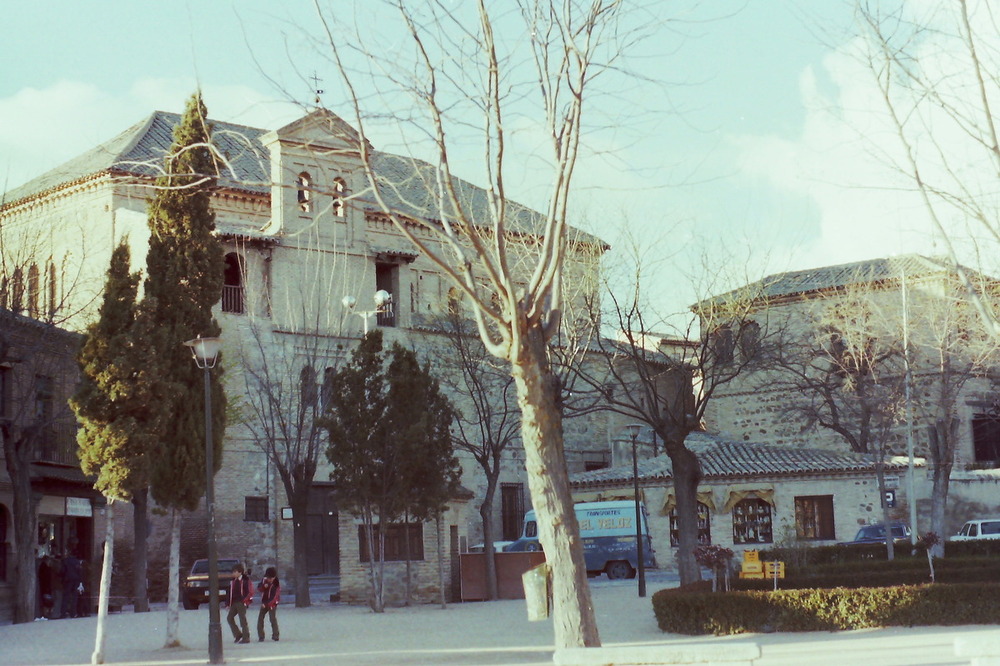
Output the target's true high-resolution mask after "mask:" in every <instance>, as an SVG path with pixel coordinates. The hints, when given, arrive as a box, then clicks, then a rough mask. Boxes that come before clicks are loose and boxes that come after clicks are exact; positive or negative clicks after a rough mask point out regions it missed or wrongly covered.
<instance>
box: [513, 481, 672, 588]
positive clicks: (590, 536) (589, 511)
mask: <svg viewBox="0 0 1000 666" xmlns="http://www.w3.org/2000/svg"><path fill="white" fill-rule="evenodd" d="M575 508H576V520H577V522H578V523H579V524H580V537H581V538H582V539H583V557H584V559H585V560H586V562H587V574H588V575H590V576H599V575H601V574H602V573H606V574H607V575H608V578H612V579H614V578H635V573H636V568H637V567H638V566H639V557H638V553H637V549H636V543H635V502H630V501H627V500H624V501H613V502H581V503H580V504H577V505H576V507H575ZM639 513H640V515H641V516H642V538H643V542H642V555H643V557H642V559H643V562H644V564H645V568H647V569H652V568H656V557H655V553H654V552H653V542H652V540H651V539H650V538H649V522H648V521H647V520H646V507H645V506H643V504H642V503H641V502H640V503H639ZM541 549H542V546H541V544H540V543H539V542H538V521H537V519H536V517H535V512H534V511H528V512H527V513H525V514H524V527H523V528H522V530H521V538H519V539H518V540H517V541H515V542H514V543H512V544H510V545H509V546H507V547H506V548H504V551H505V552H508V553H509V552H520V551H537V550H541Z"/></svg>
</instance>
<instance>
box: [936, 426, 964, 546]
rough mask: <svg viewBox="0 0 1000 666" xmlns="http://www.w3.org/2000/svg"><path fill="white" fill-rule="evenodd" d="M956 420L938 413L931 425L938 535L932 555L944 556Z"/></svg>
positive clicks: (956, 430) (956, 434)
mask: <svg viewBox="0 0 1000 666" xmlns="http://www.w3.org/2000/svg"><path fill="white" fill-rule="evenodd" d="M957 436H958V421H957V420H952V419H949V418H948V417H947V416H945V417H939V418H938V419H937V420H936V421H935V423H934V425H933V426H931V428H930V440H931V441H930V451H931V531H932V532H934V533H935V534H937V535H938V536H939V537H941V541H940V543H938V544H937V545H935V546H934V547H933V548H932V549H931V550H932V552H933V554H934V557H943V556H944V535H945V519H946V517H947V515H948V493H949V490H950V488H951V470H952V468H953V467H954V466H955V454H954V451H955V448H954V447H955V438H956V437H957Z"/></svg>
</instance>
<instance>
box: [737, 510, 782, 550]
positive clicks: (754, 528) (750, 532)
mask: <svg viewBox="0 0 1000 666" xmlns="http://www.w3.org/2000/svg"><path fill="white" fill-rule="evenodd" d="M773 540H774V539H773V535H772V529H771V505H770V504H768V503H767V502H765V501H764V500H762V499H745V500H742V501H740V502H737V503H736V506H734V507H733V543H734V544H741V543H771V542H772V541H773Z"/></svg>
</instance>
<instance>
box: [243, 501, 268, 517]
mask: <svg viewBox="0 0 1000 666" xmlns="http://www.w3.org/2000/svg"><path fill="white" fill-rule="evenodd" d="M243 500H244V505H243V507H244V508H243V520H245V521H247V522H248V523H266V522H267V521H268V520H270V518H269V517H268V512H267V498H266V497H244V498H243Z"/></svg>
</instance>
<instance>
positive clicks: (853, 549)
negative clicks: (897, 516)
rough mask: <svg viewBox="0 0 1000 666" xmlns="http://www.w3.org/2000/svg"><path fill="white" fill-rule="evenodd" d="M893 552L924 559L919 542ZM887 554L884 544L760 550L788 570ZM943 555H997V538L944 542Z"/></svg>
mask: <svg viewBox="0 0 1000 666" xmlns="http://www.w3.org/2000/svg"><path fill="white" fill-rule="evenodd" d="M894 555H895V558H896V559H897V560H905V559H919V560H923V561H925V562H926V561H927V551H926V550H925V549H924V547H923V546H919V545H918V546H917V547H916V548H911V547H910V545H909V544H906V545H901V546H896V548H895V553H894ZM886 557H887V554H886V550H885V544H883V543H871V544H858V545H851V546H811V547H810V546H793V547H788V548H782V547H777V548H770V549H767V550H761V551H760V559H761V560H768V561H771V560H781V561H782V562H785V563H786V567H788V568H789V569H791V570H795V569H799V568H812V567H816V566H820V565H826V564H845V563H847V562H871V561H872V560H875V561H886ZM944 557H945V558H951V557H997V558H1000V539H995V540H987V539H984V540H981V541H952V542H946V543H945V544H944Z"/></svg>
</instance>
